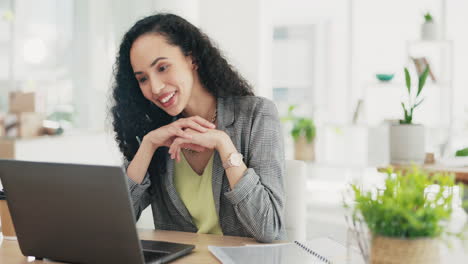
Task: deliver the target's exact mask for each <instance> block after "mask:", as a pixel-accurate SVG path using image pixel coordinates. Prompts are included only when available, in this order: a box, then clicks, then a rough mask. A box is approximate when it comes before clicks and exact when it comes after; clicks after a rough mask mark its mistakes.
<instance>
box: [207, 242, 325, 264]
mask: <svg viewBox="0 0 468 264" xmlns="http://www.w3.org/2000/svg"><path fill="white" fill-rule="evenodd" d="M208 250H209V251H210V252H211V253H212V254H213V255H215V256H216V258H218V260H219V261H221V262H222V263H223V264H237V263H239V264H244V263H245V264H258V263H272V264H273V263H274V264H290V263H307V264H321V263H323V262H322V261H320V260H318V259H317V258H315V257H314V256H312V255H310V254H309V253H307V252H306V251H305V250H303V249H302V248H300V247H299V246H298V245H296V244H294V243H286V244H268V245H252V246H250V245H247V246H241V247H217V246H208Z"/></svg>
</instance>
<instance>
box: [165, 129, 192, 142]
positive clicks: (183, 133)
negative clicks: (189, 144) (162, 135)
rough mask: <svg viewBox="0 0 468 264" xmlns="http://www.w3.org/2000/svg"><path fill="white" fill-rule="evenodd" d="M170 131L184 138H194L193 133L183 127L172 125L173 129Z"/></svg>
mask: <svg viewBox="0 0 468 264" xmlns="http://www.w3.org/2000/svg"><path fill="white" fill-rule="evenodd" d="M170 133H171V134H172V135H174V136H178V137H182V138H186V139H191V138H192V135H190V134H189V133H187V132H185V131H184V130H182V129H181V128H176V127H172V128H171V130H170Z"/></svg>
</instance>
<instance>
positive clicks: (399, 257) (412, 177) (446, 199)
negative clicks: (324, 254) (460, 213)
mask: <svg viewBox="0 0 468 264" xmlns="http://www.w3.org/2000/svg"><path fill="white" fill-rule="evenodd" d="M430 186H431V187H432V189H431V191H428V187H430ZM434 186H438V187H437V188H434ZM454 186H455V181H454V177H453V175H450V174H442V173H436V174H433V175H430V176H429V174H428V173H427V172H424V171H422V170H420V169H418V168H417V167H416V166H414V167H413V168H412V169H410V170H408V171H406V172H405V173H401V172H398V173H396V175H394V174H393V172H392V170H391V169H389V171H388V176H387V179H386V180H385V188H384V189H383V190H379V189H374V190H368V191H363V190H362V189H361V188H360V187H359V186H357V185H355V184H351V189H352V191H351V193H352V198H353V200H354V204H353V205H352V206H350V205H349V204H345V206H346V207H348V208H351V209H352V217H353V222H354V221H362V222H364V223H365V225H366V226H367V228H368V230H369V232H370V238H371V244H370V256H369V255H368V254H367V253H369V252H363V255H364V256H365V258H366V259H370V262H369V263H374V264H378V263H385V264H392V263H413V264H419V263H421V264H422V263H424V264H435V263H440V259H439V245H438V243H439V241H440V238H442V237H443V236H445V235H458V236H462V235H463V233H462V231H460V233H450V232H449V230H448V226H447V225H446V222H445V221H446V220H449V219H450V216H451V213H452V205H453V203H452V200H453V199H454V196H453V195H454V192H452V191H451V189H452V188H453V187H454ZM460 188H462V187H461V186H460ZM356 219H357V220H356ZM361 235H362V234H361ZM364 237H366V236H364ZM359 239H362V236H361V238H359ZM358 242H360V241H358ZM360 243H362V241H361V242H360ZM362 248H363V247H361V251H363V250H362ZM367 256H368V257H367Z"/></svg>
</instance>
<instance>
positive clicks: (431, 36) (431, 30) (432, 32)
mask: <svg viewBox="0 0 468 264" xmlns="http://www.w3.org/2000/svg"><path fill="white" fill-rule="evenodd" d="M421 39H422V40H429V41H430V40H437V39H438V32H437V24H436V23H435V22H434V18H433V17H432V15H431V13H429V12H427V13H426V14H424V23H423V24H422V26H421Z"/></svg>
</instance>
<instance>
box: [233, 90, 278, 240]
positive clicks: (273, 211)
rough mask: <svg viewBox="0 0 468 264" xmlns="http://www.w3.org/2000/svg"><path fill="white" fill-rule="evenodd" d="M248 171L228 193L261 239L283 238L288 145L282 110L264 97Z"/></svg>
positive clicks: (255, 124)
mask: <svg viewBox="0 0 468 264" xmlns="http://www.w3.org/2000/svg"><path fill="white" fill-rule="evenodd" d="M249 149H250V151H249V153H248V157H244V162H245V163H246V165H247V168H248V169H247V170H246V172H245V173H244V175H243V176H242V178H241V179H240V180H239V181H238V182H237V184H236V185H235V186H234V189H232V190H230V191H229V192H226V193H225V194H224V195H225V196H226V197H227V199H228V200H229V201H230V202H231V203H232V204H233V206H234V210H235V212H236V214H237V217H238V218H239V220H240V222H241V223H242V224H243V226H244V227H245V228H246V229H247V230H248V231H249V232H250V234H251V235H252V236H253V237H254V238H255V239H256V240H257V241H260V242H271V241H273V240H275V239H280V238H281V237H280V236H281V233H282V232H284V222H283V219H284V199H285V198H284V186H283V177H284V167H285V165H284V146H283V137H282V133H281V124H280V120H279V118H278V111H277V109H276V106H275V105H274V103H273V102H271V101H269V100H266V99H264V100H263V101H262V103H261V104H260V105H259V106H258V108H257V110H256V111H254V117H253V123H252V127H251V130H250V141H249Z"/></svg>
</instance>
